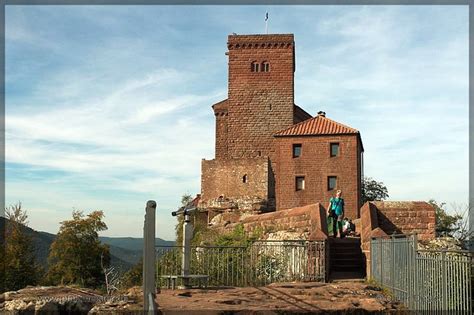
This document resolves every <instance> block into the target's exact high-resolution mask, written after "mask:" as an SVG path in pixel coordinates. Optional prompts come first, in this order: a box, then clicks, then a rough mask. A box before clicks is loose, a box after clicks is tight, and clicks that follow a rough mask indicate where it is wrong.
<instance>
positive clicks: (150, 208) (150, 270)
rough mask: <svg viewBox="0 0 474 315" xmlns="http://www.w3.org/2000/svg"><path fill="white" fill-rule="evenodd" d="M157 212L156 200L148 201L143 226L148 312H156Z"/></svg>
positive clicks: (144, 277) (144, 283) (145, 301)
mask: <svg viewBox="0 0 474 315" xmlns="http://www.w3.org/2000/svg"><path fill="white" fill-rule="evenodd" d="M155 212H156V202H155V201H153V200H149V201H148V202H147V203H146V209H145V223H144V227H143V305H144V311H145V313H146V314H148V313H152V314H153V313H155V312H156V305H155V294H156V285H155V280H156V279H155V257H156V255H155Z"/></svg>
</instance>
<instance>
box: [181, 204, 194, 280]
mask: <svg viewBox="0 0 474 315" xmlns="http://www.w3.org/2000/svg"><path fill="white" fill-rule="evenodd" d="M192 238H193V226H192V224H191V220H190V217H189V214H188V213H185V214H184V222H183V255H182V260H181V272H182V275H183V276H188V275H189V266H190V262H191V239H192ZM187 288H189V278H186V277H183V289H187Z"/></svg>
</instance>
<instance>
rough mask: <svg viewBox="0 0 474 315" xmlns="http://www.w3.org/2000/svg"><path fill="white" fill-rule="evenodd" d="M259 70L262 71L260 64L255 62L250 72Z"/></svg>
mask: <svg viewBox="0 0 474 315" xmlns="http://www.w3.org/2000/svg"><path fill="white" fill-rule="evenodd" d="M259 69H260V64H259V63H258V62H256V61H253V62H252V64H251V65H250V71H252V72H258V71H259Z"/></svg>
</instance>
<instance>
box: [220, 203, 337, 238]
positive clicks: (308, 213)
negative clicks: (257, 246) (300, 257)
mask: <svg viewBox="0 0 474 315" xmlns="http://www.w3.org/2000/svg"><path fill="white" fill-rule="evenodd" d="M237 224H242V225H243V227H244V229H245V231H246V232H248V233H252V232H256V231H260V232H263V233H264V238H267V237H268V236H269V235H271V234H277V233H279V232H285V233H286V235H299V238H301V239H308V240H325V239H326V238H327V234H328V231H327V223H326V211H325V209H324V208H323V207H322V206H321V205H320V204H312V205H307V206H304V207H297V208H293V209H287V210H283V211H276V212H270V213H264V214H258V215H251V216H243V217H241V218H240V220H239V221H234V222H232V223H231V224H228V225H226V226H225V228H224V231H231V230H232V229H233V228H234V227H235V226H236V225H237ZM280 235H282V234H281V233H280Z"/></svg>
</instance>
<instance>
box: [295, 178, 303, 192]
mask: <svg viewBox="0 0 474 315" xmlns="http://www.w3.org/2000/svg"><path fill="white" fill-rule="evenodd" d="M295 190H296V191H298V190H304V176H296V179H295Z"/></svg>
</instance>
